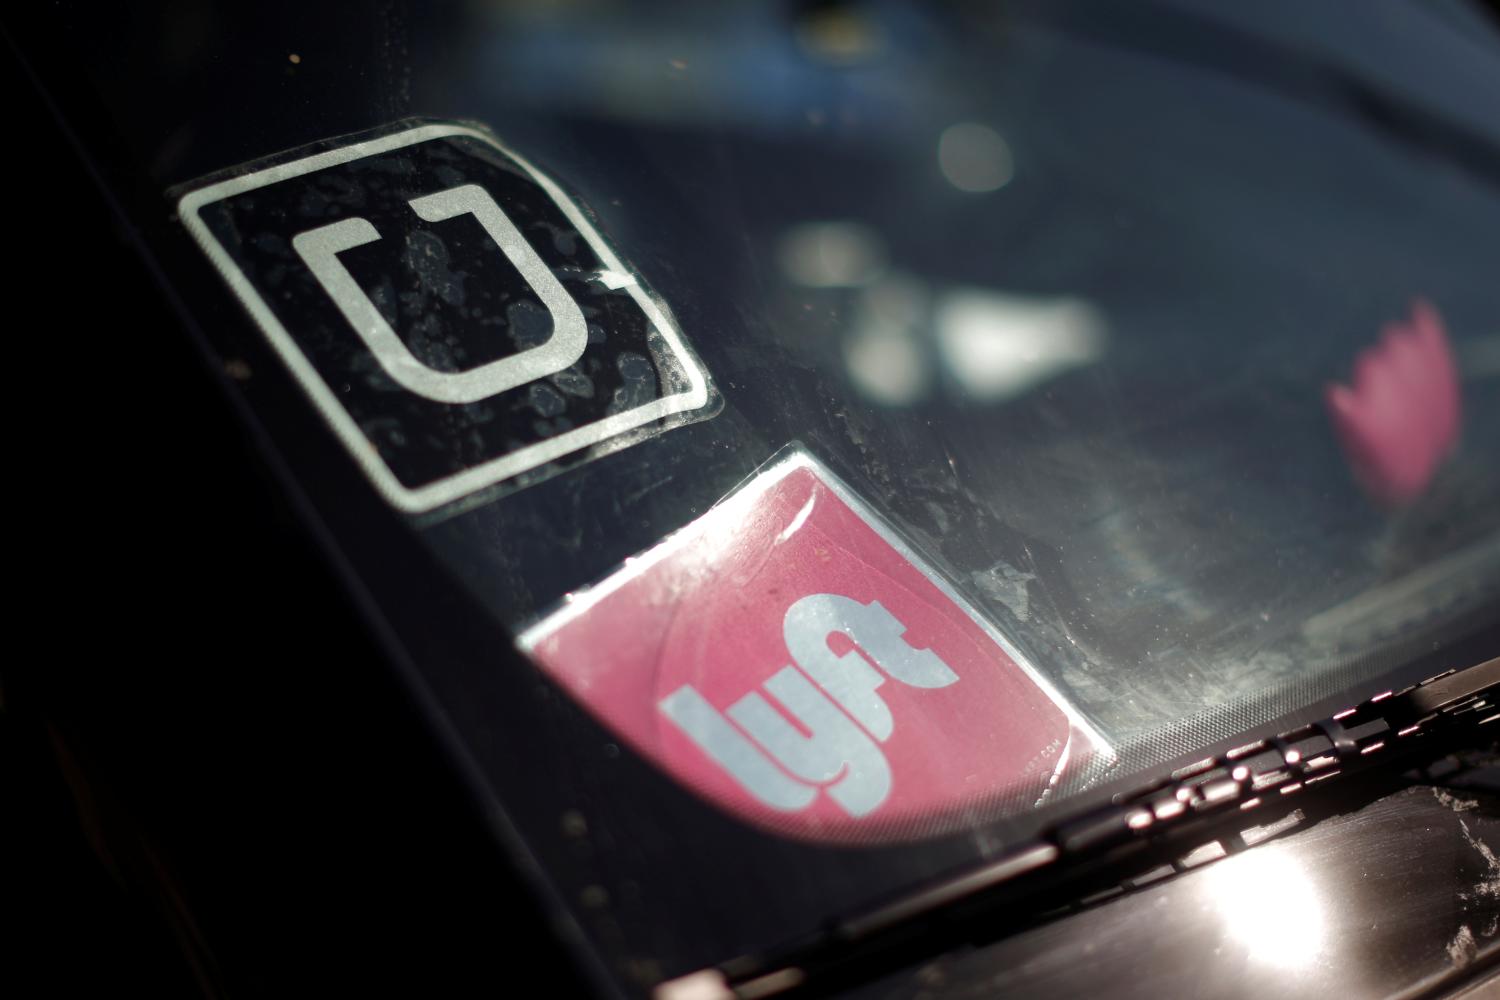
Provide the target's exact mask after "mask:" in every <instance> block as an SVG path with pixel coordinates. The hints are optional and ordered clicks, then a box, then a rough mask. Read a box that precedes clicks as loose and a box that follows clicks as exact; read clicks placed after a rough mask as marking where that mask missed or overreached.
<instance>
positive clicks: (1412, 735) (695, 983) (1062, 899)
mask: <svg viewBox="0 0 1500 1000" xmlns="http://www.w3.org/2000/svg"><path fill="white" fill-rule="evenodd" d="M1497 722H1500V658H1496V659H1492V660H1488V661H1486V662H1484V663H1481V664H1478V665H1477V666H1473V667H1469V668H1467V669H1464V670H1452V671H1448V672H1447V673H1444V674H1439V675H1437V676H1435V677H1431V678H1429V679H1427V680H1425V681H1422V682H1421V683H1420V684H1416V685H1413V686H1411V687H1409V688H1405V689H1402V690H1399V691H1385V692H1381V693H1380V694H1377V695H1375V696H1374V697H1372V698H1369V699H1368V700H1366V701H1364V702H1361V703H1360V704H1358V705H1356V706H1354V707H1353V708H1349V709H1346V710H1344V711H1342V712H1338V713H1337V714H1335V715H1333V716H1331V717H1329V718H1327V719H1323V720H1320V721H1318V722H1314V723H1311V724H1309V725H1306V726H1302V727H1300V728H1297V729H1294V730H1291V731H1288V732H1285V733H1281V734H1279V735H1277V736H1274V737H1270V738H1267V739H1261V740H1255V741H1253V742H1250V743H1247V744H1245V745H1243V746H1239V747H1236V748H1234V749H1232V750H1229V751H1226V752H1225V753H1223V754H1220V755H1217V756H1214V757H1208V758H1205V759H1203V760H1201V761H1198V762H1196V763H1193V764H1190V765H1188V766H1186V767H1182V768H1178V769H1177V770H1175V771H1173V772H1172V773H1171V774H1170V775H1169V776H1167V777H1165V778H1160V779H1158V780H1156V781H1152V782H1149V783H1147V784H1144V785H1143V786H1141V787H1140V788H1138V789H1137V790H1135V791H1133V792H1130V793H1125V794H1122V795H1117V796H1116V797H1115V798H1114V800H1113V801H1112V802H1111V803H1110V804H1109V805H1106V806H1103V807H1101V808H1095V809H1092V810H1090V811H1088V812H1086V813H1084V814H1082V815H1079V816H1076V817H1073V818H1070V819H1068V820H1066V821H1064V822H1061V823H1058V824H1056V825H1054V826H1052V827H1050V828H1049V829H1048V830H1047V831H1045V832H1044V833H1043V834H1041V835H1040V836H1039V837H1037V838H1036V839H1034V840H1032V841H1029V842H1027V843H1024V844H1021V845H1019V846H1017V847H1015V848H1013V849H1011V850H1010V851H1008V852H1007V853H1006V854H1004V855H1003V856H1002V857H1000V858H999V859H997V860H994V861H990V862H987V863H986V864H984V865H982V866H979V867H976V868H972V869H969V870H966V871H963V872H960V873H957V874H955V875H954V876H953V877H951V878H947V879H944V880H942V881H940V882H937V883H935V884H932V885H929V886H927V887H925V888H923V889H921V890H918V891H916V892H913V893H909V894H906V895H903V896H900V897H898V898H896V899H893V900H891V901H889V902H887V903H885V904H883V905H881V906H878V907H876V908H874V909H871V910H868V911H865V912H862V913H860V914H857V915H855V916H852V917H849V918H845V919H841V920H837V921H834V922H833V923H832V924H830V925H829V926H827V927H826V928H825V929H824V930H823V931H822V932H821V933H819V934H816V935H814V936H812V937H810V938H808V939H805V940H803V941H798V942H792V943H790V944H788V945H787V946H785V947H782V948H780V949H777V950H776V951H774V952H770V953H766V954H764V955H755V956H745V957H742V958H738V959H735V960H732V961H730V962H726V963H724V964H723V965H720V966H718V967H717V968H714V969H706V970H703V971H701V972H697V973H694V974H692V975H690V976H685V977H682V978H680V979H675V980H672V981H670V982H667V983H663V984H662V985H661V986H659V987H658V988H657V991H656V994H655V995H656V1000H689V998H692V1000H730V998H738V1000H758V998H761V997H769V996H780V995H785V994H791V993H798V992H803V991H812V992H818V993H822V992H825V991H827V990H829V989H830V988H836V987H838V986H847V985H850V984H852V983H853V982H855V981H860V980H866V979H868V978H870V977H872V976H874V975H878V974H880V973H882V972H885V971H890V970H893V969H895V968H899V967H901V966H902V965H906V964H908V963H910V962H912V961H915V960H918V959H919V958H920V957H921V956H922V955H924V954H931V953H932V952H933V951H934V950H938V949H942V948H944V947H951V946H952V945H953V943H954V942H955V941H964V940H973V939H974V938H976V937H990V938H992V937H996V936H999V935H1001V934H1004V933H1009V932H1011V931H1014V930H1016V929H1019V928H1020V927H1022V926H1025V925H1026V924H1027V923H1035V922H1038V920H1039V919H1045V918H1046V917H1047V916H1049V915H1053V914H1056V913H1060V912H1067V911H1069V910H1071V909H1074V908H1076V907H1077V906H1080V905H1089V904H1092V903H1093V902H1097V901H1101V900H1102V899H1104V898H1107V897H1109V896H1113V895H1118V894H1120V893H1122V892H1124V891H1126V890H1128V889H1130V888H1135V887H1139V886H1141V885H1144V884H1146V883H1147V882H1148V881H1155V880H1156V879H1157V878H1159V877H1163V876H1165V875H1170V874H1173V873H1175V872H1180V871H1183V870H1186V869H1188V868H1193V867H1197V866H1198V865H1200V864H1204V863H1207V862H1208V861H1212V860H1216V859H1217V858H1219V857H1223V856H1226V855H1228V854H1233V853H1235V852H1237V851H1240V850H1243V849H1244V848H1246V847H1249V846H1253V845H1254V844H1257V843H1260V842H1262V841H1264V840H1267V839H1270V838H1271V837H1274V836H1277V835H1279V834H1281V833H1283V832H1286V831H1287V830H1290V829H1292V828H1293V827H1301V826H1305V825H1307V823H1308V822H1310V821H1315V820H1316V819H1319V818H1322V817H1323V816H1324V815H1334V814H1336V813H1338V812H1342V811H1345V810H1346V808H1347V807H1348V801H1349V798H1348V796H1347V795H1346V794H1344V793H1347V792H1348V791H1350V790H1353V789H1354V788H1356V787H1358V788H1360V789H1362V790H1363V791H1364V792H1365V793H1366V795H1365V798H1366V799H1368V798H1369V795H1368V793H1369V792H1370V791H1371V790H1372V784H1373V786H1374V790H1376V791H1378V793H1379V794H1385V793H1386V792H1387V791H1392V790H1394V787H1393V786H1396V785H1399V784H1400V783H1402V781H1401V779H1400V770H1399V768H1396V767H1393V766H1392V765H1400V764H1410V763H1411V762H1412V761H1414V760H1416V759H1419V758H1420V759H1429V760H1430V759H1436V758H1439V757H1442V756H1445V755H1447V754H1450V753H1453V752H1454V751H1456V750H1461V749H1466V748H1473V747H1475V746H1477V745H1480V744H1481V743H1488V742H1490V741H1492V740H1494V739H1495V738H1496V735H1497V734H1500V725H1496V723H1497ZM1356 776H1363V780H1354V781H1350V780H1342V779H1351V778H1355V777H1356ZM1332 789H1340V790H1342V791H1341V792H1336V793H1333V794H1329V792H1330V790H1332ZM1153 866H1154V867H1153ZM1123 869H1128V870H1130V871H1136V872H1146V873H1147V874H1145V875H1141V876H1139V877H1137V878H1135V879H1133V880H1126V881H1123V882H1122V879H1121V871H1122V870H1123ZM1002 904H1017V905H1016V906H1015V907H1014V908H1013V909H1011V910H1010V911H1009V912H1005V913H1002V912H1000V911H1001V910H1002Z"/></svg>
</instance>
